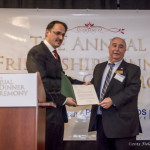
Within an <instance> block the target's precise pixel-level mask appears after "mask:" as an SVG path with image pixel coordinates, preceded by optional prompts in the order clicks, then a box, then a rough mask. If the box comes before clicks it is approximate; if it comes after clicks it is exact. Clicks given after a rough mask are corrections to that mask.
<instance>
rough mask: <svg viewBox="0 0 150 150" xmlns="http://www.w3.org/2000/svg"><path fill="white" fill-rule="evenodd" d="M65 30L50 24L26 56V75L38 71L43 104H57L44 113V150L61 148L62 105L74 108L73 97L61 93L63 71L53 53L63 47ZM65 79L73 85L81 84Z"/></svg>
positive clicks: (56, 22)
mask: <svg viewBox="0 0 150 150" xmlns="http://www.w3.org/2000/svg"><path fill="white" fill-rule="evenodd" d="M66 31H67V25H66V24H65V23H63V22H61V21H53V22H51V23H49V24H48V26H47V28H46V32H45V36H46V37H45V40H44V41H42V42H41V43H40V44H39V45H37V46H34V47H33V48H32V49H31V50H30V51H29V53H28V56H27V70H28V72H29V73H34V72H40V75H41V78H42V82H43V85H44V88H45V92H46V101H47V102H50V103H51V105H53V106H55V105H56V108H54V107H49V108H47V110H46V144H45V145H46V150H60V149H62V143H63V135H64V122H68V118H67V112H66V107H65V104H66V105H68V106H77V105H76V103H75V102H74V99H73V98H71V97H67V98H66V97H65V96H63V95H62V94H61V93H60V90H61V72H62V71H63V69H62V65H61V61H60V57H59V55H58V53H57V52H56V51H54V50H56V48H58V47H59V46H60V45H61V44H62V42H63V40H64V36H65V33H66ZM53 51H54V53H53ZM68 78H69V79H70V81H71V82H72V83H75V84H81V83H82V82H81V81H78V80H73V79H71V78H70V77H68Z"/></svg>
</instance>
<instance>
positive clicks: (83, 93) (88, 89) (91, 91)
mask: <svg viewBox="0 0 150 150" xmlns="http://www.w3.org/2000/svg"><path fill="white" fill-rule="evenodd" d="M72 86H73V90H74V94H75V97H76V102H77V104H78V105H93V104H98V103H99V100H98V97H97V95H96V92H95V88H94V86H93V85H92V84H91V85H72Z"/></svg>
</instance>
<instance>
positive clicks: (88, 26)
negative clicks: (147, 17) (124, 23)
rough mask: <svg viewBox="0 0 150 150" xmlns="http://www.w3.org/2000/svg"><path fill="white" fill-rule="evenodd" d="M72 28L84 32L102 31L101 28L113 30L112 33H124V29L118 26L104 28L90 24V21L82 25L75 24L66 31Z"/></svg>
mask: <svg viewBox="0 0 150 150" xmlns="http://www.w3.org/2000/svg"><path fill="white" fill-rule="evenodd" d="M72 30H74V31H75V32H85V33H89V32H90V33H96V32H102V30H104V31H109V32H114V33H118V32H120V33H121V34H124V30H125V29H119V28H110V29H108V28H105V27H102V26H95V25H94V24H91V23H90V22H89V23H87V24H85V25H84V26H77V27H74V28H72V29H69V30H68V31H72Z"/></svg>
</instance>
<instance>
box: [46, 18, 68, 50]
mask: <svg viewBox="0 0 150 150" xmlns="http://www.w3.org/2000/svg"><path fill="white" fill-rule="evenodd" d="M67 29H68V27H67V25H66V24H65V23H64V22H61V21H57V20H56V21H52V22H50V23H49V24H48V25H47V28H46V32H45V36H46V37H45V39H46V41H47V42H49V43H50V44H51V45H52V46H53V47H54V49H55V48H57V47H59V46H60V45H61V44H62V42H63V40H64V36H65V34H66V31H67Z"/></svg>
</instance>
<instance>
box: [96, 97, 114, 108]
mask: <svg viewBox="0 0 150 150" xmlns="http://www.w3.org/2000/svg"><path fill="white" fill-rule="evenodd" d="M112 104H113V102H112V100H111V98H110V97H107V98H105V99H104V100H103V101H102V102H101V103H99V104H98V105H99V106H101V107H103V108H104V109H108V108H109V107H110V106H111V105H112Z"/></svg>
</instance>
